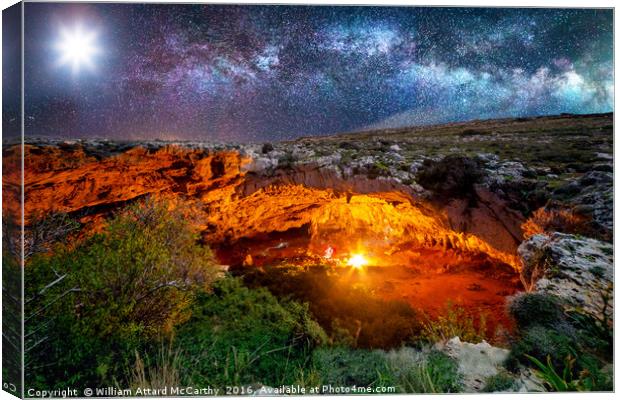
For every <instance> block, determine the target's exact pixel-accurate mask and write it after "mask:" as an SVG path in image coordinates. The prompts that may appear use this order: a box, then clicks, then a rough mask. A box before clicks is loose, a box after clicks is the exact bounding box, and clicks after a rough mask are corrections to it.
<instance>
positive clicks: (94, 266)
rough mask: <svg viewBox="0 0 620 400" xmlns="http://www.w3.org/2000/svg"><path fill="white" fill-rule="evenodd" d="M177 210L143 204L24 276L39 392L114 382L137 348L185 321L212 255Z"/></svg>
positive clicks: (32, 377)
mask: <svg viewBox="0 0 620 400" xmlns="http://www.w3.org/2000/svg"><path fill="white" fill-rule="evenodd" d="M196 239H197V236H196V235H195V234H194V232H193V231H192V230H191V229H190V227H189V225H188V224H187V223H186V221H185V219H184V218H183V216H182V214H181V212H177V211H171V210H168V208H167V207H166V205H165V204H162V203H159V202H155V201H153V200H146V201H142V202H139V203H138V204H135V205H132V206H130V207H128V208H126V209H125V210H123V211H122V212H120V213H119V214H118V215H116V216H115V217H114V218H112V220H111V221H109V224H108V225H107V226H106V227H105V229H104V231H103V232H102V233H99V234H95V235H93V236H92V237H90V238H87V239H86V240H84V241H83V242H81V243H78V244H76V245H75V246H74V247H68V246H58V248H57V249H56V252H55V253H54V254H53V255H48V254H36V255H34V256H33V257H32V258H31V260H30V261H29V263H28V265H27V266H26V269H25V280H26V282H27V285H26V293H25V325H26V349H25V350H26V363H27V365H28V368H27V371H28V372H29V376H27V379H28V380H29V381H30V382H31V383H32V384H33V385H34V384H40V385H41V386H42V387H45V388H50V387H61V386H63V385H72V384H75V383H77V382H81V383H84V384H93V385H94V384H99V383H102V382H109V381H110V379H111V377H113V376H115V374H117V373H119V371H120V370H122V369H123V368H125V369H126V368H128V366H129V363H130V360H129V357H131V356H132V355H133V354H134V351H135V350H138V349H141V348H142V347H143V346H144V345H145V343H146V342H147V341H149V340H151V339H154V338H156V337H157V336H159V335H161V334H167V333H170V332H171V330H172V327H173V326H174V325H176V324H178V323H181V322H183V321H184V320H186V319H187V318H188V317H189V314H188V311H189V309H188V306H189V305H190V303H191V301H192V297H193V291H194V290H196V289H197V288H201V289H202V290H208V289H209V287H210V284H211V282H212V281H213V279H214V277H215V269H214V267H213V257H212V255H211V252H210V250H209V249H208V248H205V247H202V246H200V245H198V244H197V242H196Z"/></svg>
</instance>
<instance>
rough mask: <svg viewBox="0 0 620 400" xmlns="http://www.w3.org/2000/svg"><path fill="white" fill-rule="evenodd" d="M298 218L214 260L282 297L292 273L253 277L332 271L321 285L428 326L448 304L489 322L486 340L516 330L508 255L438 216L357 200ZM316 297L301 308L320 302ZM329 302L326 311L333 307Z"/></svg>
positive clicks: (390, 200)
mask: <svg viewBox="0 0 620 400" xmlns="http://www.w3.org/2000/svg"><path fill="white" fill-rule="evenodd" d="M296 217H297V218H299V220H300V221H301V222H303V224H301V225H300V226H299V227H295V228H289V229H286V230H284V231H277V230H274V231H270V232H260V233H256V234H254V235H248V236H245V237H242V238H239V239H237V240H232V241H229V242H227V243H225V244H221V245H219V246H216V254H217V257H218V258H219V260H220V262H221V263H222V264H226V265H229V266H230V270H231V271H232V272H233V273H234V274H237V275H241V276H246V277H247V276H248V275H252V276H253V278H252V279H254V281H255V282H261V283H260V284H261V285H265V286H267V287H268V288H269V289H271V290H274V289H275V290H276V291H277V292H278V293H279V294H283V295H286V294H287V293H285V292H282V290H283V289H282V285H283V281H284V280H287V279H290V275H286V274H290V269H287V270H286V274H283V275H282V276H281V277H279V278H276V279H272V280H270V279H267V280H263V279H262V278H261V279H258V280H256V274H257V273H258V274H266V275H270V274H278V273H280V272H278V271H279V270H278V267H279V266H287V267H296V268H299V272H298V273H299V274H302V275H303V274H312V270H313V268H316V267H321V268H327V270H328V273H326V274H324V275H322V276H321V279H322V280H323V281H324V282H325V281H329V284H330V285H335V286H333V287H338V288H356V289H359V288H361V289H363V290H364V291H365V292H366V293H370V294H372V296H376V297H378V298H380V299H383V300H386V301H398V302H404V303H406V304H408V305H409V306H410V307H411V308H412V309H414V310H416V311H418V312H421V313H423V314H425V315H427V316H429V317H431V318H436V317H440V316H442V315H443V314H444V313H446V312H447V310H448V308H447V307H448V304H451V305H453V306H458V307H460V308H462V309H464V310H465V311H466V312H467V313H468V314H469V315H470V316H471V317H473V318H479V317H480V315H484V318H485V319H486V325H487V326H486V330H487V332H486V333H487V337H489V338H493V337H494V336H495V335H496V333H497V331H500V330H502V329H505V330H511V323H510V321H509V320H508V318H507V316H506V313H505V301H506V297H507V296H510V295H512V294H515V293H516V292H518V291H520V290H523V289H522V285H521V283H520V280H519V275H518V272H517V270H516V269H515V267H514V265H511V264H509V263H508V262H506V260H508V261H510V260H512V258H511V255H510V254H507V255H506V254H503V253H502V252H499V251H496V250H494V249H492V248H491V247H490V246H488V245H487V244H486V243H485V242H484V241H483V240H481V239H479V238H477V237H475V236H471V235H467V234H463V233H460V232H455V231H453V230H451V229H448V228H446V226H445V223H443V222H442V221H441V220H440V219H439V217H438V216H437V215H433V214H432V213H429V212H428V211H426V210H423V209H421V208H420V207H415V206H412V205H411V203H409V202H405V201H400V199H395V198H394V197H390V196H386V195H382V196H371V195H355V196H343V197H338V198H335V199H333V200H331V201H329V202H325V203H323V204H321V205H320V206H317V207H315V208H313V209H312V211H311V212H307V213H305V214H303V215H301V214H300V215H298V216H296ZM309 279H310V278H309ZM325 283H327V282H325ZM274 286H277V288H274ZM294 290H295V288H292V289H291V291H294ZM312 296H313V295H312V294H306V295H303V296H302V298H301V299H300V300H303V301H309V302H312V301H315V300H316V299H313V298H312ZM323 296H326V297H330V293H324V294H323ZM293 297H294V296H293ZM325 301H326V300H325V299H322V300H321V302H322V303H321V304H323V307H328V308H329V307H331V306H330V305H326V303H325ZM334 301H335V300H334ZM386 318H390V317H389V316H386Z"/></svg>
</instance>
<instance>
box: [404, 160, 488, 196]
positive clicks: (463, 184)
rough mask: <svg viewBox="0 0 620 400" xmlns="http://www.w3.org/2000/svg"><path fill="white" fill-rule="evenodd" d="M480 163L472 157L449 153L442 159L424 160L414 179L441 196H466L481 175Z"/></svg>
mask: <svg viewBox="0 0 620 400" xmlns="http://www.w3.org/2000/svg"><path fill="white" fill-rule="evenodd" d="M483 171H484V170H483V168H482V166H481V164H480V163H479V162H478V161H477V160H474V159H472V158H468V157H463V156H453V155H449V156H446V157H444V158H443V159H442V160H439V161H433V160H429V159H427V160H424V162H423V164H422V166H421V167H420V169H419V171H418V173H417V175H416V181H417V182H418V183H419V184H420V185H422V186H423V187H424V188H426V189H429V190H431V191H433V192H435V193H436V194H438V195H441V196H448V197H457V198H467V197H472V195H473V193H474V184H476V183H478V182H479V181H480V180H481V179H482V177H483V175H484V172H483Z"/></svg>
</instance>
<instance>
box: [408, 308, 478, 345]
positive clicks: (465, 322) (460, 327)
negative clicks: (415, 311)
mask: <svg viewBox="0 0 620 400" xmlns="http://www.w3.org/2000/svg"><path fill="white" fill-rule="evenodd" d="M485 331H486V317H485V315H484V314H480V316H479V317H478V320H477V321H476V320H475V319H474V318H473V317H471V316H470V315H468V314H467V312H466V310H465V309H464V308H463V307H459V306H455V305H453V304H451V303H448V304H447V306H446V309H445V312H444V313H443V315H440V316H439V317H437V318H434V319H431V318H427V321H426V322H425V323H423V325H422V332H421V333H420V335H419V336H418V338H419V339H420V340H422V341H424V342H428V343H436V342H440V341H446V340H449V339H451V338H453V337H455V336H458V337H459V338H460V339H461V340H463V341H465V342H472V343H478V342H480V341H482V340H484V339H485V338H486V332H485Z"/></svg>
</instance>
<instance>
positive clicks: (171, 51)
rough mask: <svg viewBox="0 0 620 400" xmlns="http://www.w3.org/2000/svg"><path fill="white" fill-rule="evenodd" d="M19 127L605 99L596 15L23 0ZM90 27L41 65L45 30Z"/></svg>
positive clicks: (73, 133) (604, 24) (242, 136)
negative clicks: (80, 56)
mask: <svg viewBox="0 0 620 400" xmlns="http://www.w3.org/2000/svg"><path fill="white" fill-rule="evenodd" d="M25 21H26V38H25V57H26V65H25V79H26V119H25V120H26V134H27V135H36V136H43V135H49V136H63V137H109V138H117V139H118V138H120V139H122V138H164V139H204V140H209V139H215V140H234V141H275V140H283V139H290V138H295V137H299V136H307V135H319V134H331V133H336V132H344V131H356V130H364V129H371V128H385V127H401V126H409V125H419V124H432V123H442V122H452V121H462V120H471V119H484V118H496V117H505V116H530V115H543V114H558V113H563V112H569V113H573V112H574V113H592V112H607V111H611V110H612V109H613V47H612V40H613V26H612V24H613V16H612V11H611V10H583V9H582V10H566V9H564V10H563V9H484V8H403V7H400V8H383V7H308V6H298V7H294V6H207V5H154V4H150V5H149V4H146V5H140V4H86V5H75V4H36V3H27V4H26V14H25ZM72 24H82V25H83V26H86V27H88V28H89V29H93V30H94V31H96V32H97V35H98V45H99V46H100V52H99V53H100V54H98V55H97V57H96V59H94V60H93V65H94V68H91V69H88V70H82V71H79V73H74V72H72V71H71V70H70V69H67V68H62V67H59V66H58V65H57V64H56V61H57V58H58V55H57V54H56V53H55V51H56V50H55V48H54V40H55V38H57V37H58V35H59V30H60V27H62V26H71V25H72Z"/></svg>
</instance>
